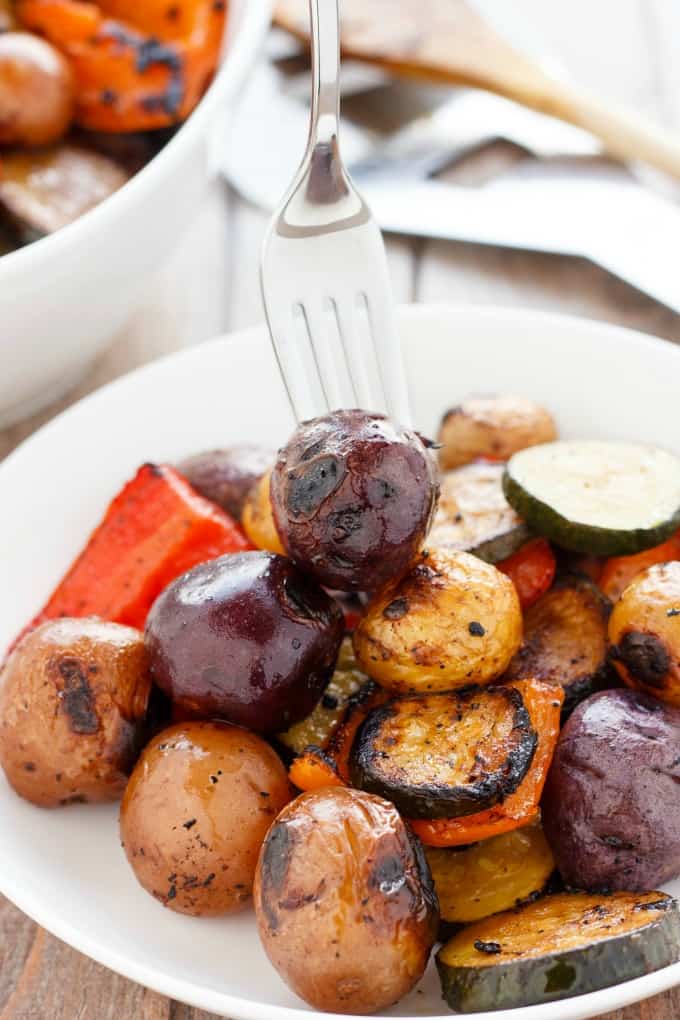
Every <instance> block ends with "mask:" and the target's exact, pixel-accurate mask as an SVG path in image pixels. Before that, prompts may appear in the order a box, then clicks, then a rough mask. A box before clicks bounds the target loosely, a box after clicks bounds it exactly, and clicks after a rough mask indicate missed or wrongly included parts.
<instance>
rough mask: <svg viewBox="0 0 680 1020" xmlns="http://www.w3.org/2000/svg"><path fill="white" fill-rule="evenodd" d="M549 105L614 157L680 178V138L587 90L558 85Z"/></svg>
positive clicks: (547, 106)
mask: <svg viewBox="0 0 680 1020" xmlns="http://www.w3.org/2000/svg"><path fill="white" fill-rule="evenodd" d="M544 98H545V99H548V103H546V104H545V105H543V106H542V108H543V110H544V112H545V113H550V114H552V115H553V116H555V117H560V118H561V119H562V120H566V121H569V123H571V124H575V125H576V126H577V127H580V128H584V129H585V130H586V131H590V133H591V134H593V135H595V136H596V137H597V138H599V139H601V141H602V143H603V145H604V147H605V149H606V150H607V152H609V153H610V154H611V155H612V156H616V157H618V158H619V159H623V160H642V161H643V162H645V163H650V164H651V165H652V166H655V167H657V168H658V169H659V170H664V171H665V172H666V173H668V174H672V175H673V176H675V177H680V135H678V134H677V133H675V132H673V131H671V130H670V129H668V128H664V127H663V126H662V125H661V124H658V123H656V122H655V121H653V120H650V119H649V118H648V117H644V116H642V115H640V114H639V113H637V112H636V111H635V110H631V109H629V108H627V107H625V106H620V105H618V104H616V103H610V102H607V101H606V100H602V99H600V98H598V97H597V96H594V95H592V94H591V93H589V92H586V91H585V90H581V89H577V88H574V87H572V86H571V85H565V84H563V83H560V84H559V85H558V84H557V83H555V89H554V91H552V94H551V95H550V96H545V94H544Z"/></svg>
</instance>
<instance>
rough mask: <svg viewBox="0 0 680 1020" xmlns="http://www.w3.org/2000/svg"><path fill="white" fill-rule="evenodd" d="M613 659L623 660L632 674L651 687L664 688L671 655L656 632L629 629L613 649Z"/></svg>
mask: <svg viewBox="0 0 680 1020" xmlns="http://www.w3.org/2000/svg"><path fill="white" fill-rule="evenodd" d="M611 657H612V659H615V660H618V661H619V662H621V663H622V664H623V665H624V666H625V667H626V668H627V669H629V670H630V672H631V673H632V675H633V676H634V677H636V678H638V679H639V680H641V681H642V682H643V683H644V684H646V685H647V686H649V687H656V688H659V689H660V690H663V688H664V686H665V683H664V678H665V676H666V673H667V672H668V670H669V669H670V666H671V656H670V654H669V652H668V649H667V648H666V646H665V644H664V643H663V641H662V640H661V639H660V638H659V637H658V636H657V635H656V634H649V633H645V632H643V631H637V630H629V631H628V632H627V633H626V634H624V635H623V637H622V638H621V640H620V641H619V643H618V645H616V646H615V647H613V648H612V649H611Z"/></svg>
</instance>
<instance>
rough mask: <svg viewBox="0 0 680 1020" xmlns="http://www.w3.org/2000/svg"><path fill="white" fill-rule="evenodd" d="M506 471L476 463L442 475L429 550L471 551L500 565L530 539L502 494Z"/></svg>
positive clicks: (485, 462)
mask: <svg viewBox="0 0 680 1020" xmlns="http://www.w3.org/2000/svg"><path fill="white" fill-rule="evenodd" d="M503 471H504V468H503V465H502V464H490V463H489V462H488V461H477V462H476V463H474V464H466V465H465V467H461V468H457V469H456V470H455V471H447V472H446V474H445V475H443V476H442V481H441V495H440V497H439V508H438V510H437V513H436V515H435V519H434V524H433V525H432V528H431V530H430V534H429V535H428V539H427V544H428V546H429V547H433V548H435V549H438V548H444V549H458V550H462V551H464V552H471V553H474V554H475V556H479V558H480V559H481V560H486V561H487V563H498V561H499V560H504V559H507V557H508V556H512V555H513V554H514V553H516V552H517V551H518V549H520V548H521V547H522V546H523V545H524V543H525V542H527V541H528V539H529V538H531V532H530V531H529V529H528V528H527V526H526V524H525V523H524V521H523V520H522V519H521V517H519V516H518V515H517V514H516V513H515V511H514V510H513V509H512V507H511V506H510V504H509V503H508V501H507V500H506V498H505V496H504V495H503Z"/></svg>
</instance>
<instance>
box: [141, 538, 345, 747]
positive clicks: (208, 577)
mask: <svg viewBox="0 0 680 1020" xmlns="http://www.w3.org/2000/svg"><path fill="white" fill-rule="evenodd" d="M343 633H344V621H343V616H342V613H341V611H340V609H339V607H338V606H337V605H336V603H335V602H334V601H333V600H332V599H331V598H330V596H328V595H327V594H326V592H325V591H324V590H323V589H322V588H320V587H319V586H318V585H317V584H316V582H315V581H314V580H312V579H311V578H309V577H307V576H305V575H304V574H302V573H301V572H300V571H299V570H298V569H297V567H295V566H294V564H292V563H291V562H290V560H287V559H285V558H284V557H283V556H274V555H273V554H271V553H264V552H245V553H236V554H229V555H226V556H221V557H219V558H218V559H214V560H208V561H207V562H206V563H202V564H200V565H199V566H197V567H194V569H193V570H190V571H188V572H187V573H185V574H183V575H182V576H180V577H178V578H177V580H175V581H173V583H172V584H170V585H168V587H167V588H166V589H165V590H164V591H163V592H161V594H160V595H159V597H158V598H157V599H156V601H155V602H154V604H153V606H152V607H151V612H150V613H149V616H148V618H147V623H146V634H145V640H146V646H147V649H148V652H149V664H150V669H151V673H152V676H153V679H154V680H155V681H156V683H157V684H158V686H159V687H160V688H161V690H162V691H165V693H166V694H168V695H169V696H170V697H171V698H172V700H173V703H174V706H175V708H177V709H180V710H182V711H185V712H188V713H190V714H191V715H193V716H194V717H196V716H199V717H203V718H205V717H206V716H208V717H209V716H217V717H219V718H223V719H227V720H229V722H234V723H237V724H238V725H241V726H248V727H249V728H250V729H253V730H256V731H257V732H259V733H278V732H281V730H284V729H286V728H287V727H288V726H289V725H290V724H291V723H293V722H296V721H297V720H299V719H304V718H305V716H306V715H308V714H309V712H311V710H312V708H313V707H314V706H315V704H316V703H317V701H318V700H319V698H320V697H321V695H322V694H323V691H324V688H325V687H326V685H327V683H328V681H329V680H330V677H331V675H332V673H333V668H334V666H335V661H336V659H337V655H338V649H339V648H340V642H341V641H342V637H343Z"/></svg>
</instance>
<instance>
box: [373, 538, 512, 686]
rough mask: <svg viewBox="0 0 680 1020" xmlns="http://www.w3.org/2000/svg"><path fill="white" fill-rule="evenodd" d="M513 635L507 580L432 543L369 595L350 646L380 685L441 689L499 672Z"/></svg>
mask: <svg viewBox="0 0 680 1020" xmlns="http://www.w3.org/2000/svg"><path fill="white" fill-rule="evenodd" d="M521 641H522V613H521V610H520V605H519V600H518V598H517V592H516V591H515V587H514V585H513V584H512V582H511V581H510V580H509V579H508V578H507V577H505V575H504V574H501V572H500V571H499V570H496V568H495V567H493V566H491V565H490V564H488V563H484V562H483V561H482V560H479V559H477V557H476V556H471V555H470V554H469V553H463V552H451V551H449V550H444V549H437V550H432V551H430V552H429V553H424V554H423V557H422V559H421V560H420V562H419V563H418V564H417V566H416V567H415V568H414V569H413V570H412V571H411V572H410V573H409V574H407V575H406V576H405V577H403V578H402V579H401V580H400V581H395V582H392V583H391V584H389V585H387V586H386V587H385V588H384V589H383V590H382V592H380V593H379V594H378V595H377V596H376V598H375V599H374V600H373V601H372V602H371V604H370V605H369V607H368V609H367V611H366V614H365V616H364V618H363V619H362V620H361V622H360V623H359V626H358V627H357V629H356V631H355V634H354V650H355V653H356V657H357V663H358V665H359V667H360V668H361V669H363V670H364V672H366V673H368V675H369V676H371V677H372V678H373V679H374V680H377V681H378V683H379V684H382V686H383V687H387V688H389V689H391V690H395V691H400V692H408V691H417V692H420V691H422V692H425V691H449V690H453V689H455V688H456V687H466V686H468V685H470V684H487V683H490V682H491V681H492V680H494V679H496V677H499V676H501V674H502V673H503V672H504V671H505V669H506V668H507V666H508V664H509V662H510V660H511V659H512V657H513V655H514V654H515V652H516V651H517V650H518V648H519V646H520V644H521Z"/></svg>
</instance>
